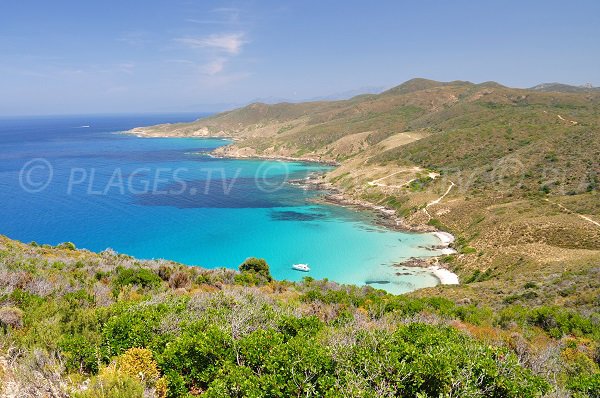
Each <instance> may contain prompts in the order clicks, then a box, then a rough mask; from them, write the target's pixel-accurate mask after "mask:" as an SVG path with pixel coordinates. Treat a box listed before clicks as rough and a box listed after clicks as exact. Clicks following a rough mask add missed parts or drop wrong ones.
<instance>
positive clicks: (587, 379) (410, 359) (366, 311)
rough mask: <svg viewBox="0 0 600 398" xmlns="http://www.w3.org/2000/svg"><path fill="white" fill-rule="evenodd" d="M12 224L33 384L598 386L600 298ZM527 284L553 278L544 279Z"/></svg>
mask: <svg viewBox="0 0 600 398" xmlns="http://www.w3.org/2000/svg"><path fill="white" fill-rule="evenodd" d="M239 268H240V271H239V272H237V271H233V270H227V269H217V270H206V269H202V268H198V267H186V266H183V265H180V264H177V263H173V262H169V261H139V260H136V259H134V258H132V257H129V256H126V255H123V254H117V253H114V252H112V251H110V250H107V251H105V252H102V253H100V254H94V253H91V252H88V251H81V250H75V249H74V248H71V247H65V246H59V247H56V248H53V247H49V246H39V245H26V244H22V243H18V242H15V241H12V240H9V239H7V238H4V237H0V274H1V277H0V289H1V290H0V293H1V296H0V324H1V326H2V329H1V330H2V331H1V335H0V344H1V345H0V348H1V352H0V356H1V358H0V364H1V365H2V372H1V375H2V388H3V392H4V394H10V393H12V394H13V395H14V396H19V397H38V396H53V397H65V396H73V397H82V398H84V397H85V398H87V397H192V396H206V397H290V396H314V397H316V396H324V397H350V396H352V397H375V396H379V397H396V396H407V397H414V396H419V397H450V396H461V397H538V396H555V397H566V396H573V397H586V396H598V393H600V389H599V386H598V384H599V378H600V371H599V364H600V327H599V323H600V314H599V313H598V312H591V313H581V312H578V311H575V310H569V309H565V308H560V307H553V306H522V305H520V304H519V303H518V302H512V303H505V304H503V305H501V307H500V308H491V307H487V306H484V305H478V304H474V303H466V302H462V303H458V302H455V301H451V300H449V299H447V298H443V297H440V296H429V297H422V298H418V297H409V296H393V295H390V294H387V293H385V292H383V291H381V290H375V289H373V288H371V287H356V286H341V285H338V284H336V283H333V282H329V281H326V280H324V281H316V280H312V279H311V278H306V279H305V280H304V281H303V282H302V283H291V282H285V281H275V280H273V279H272V278H271V275H270V273H269V268H268V264H267V263H266V262H265V261H264V260H262V259H255V258H250V259H248V260H246V261H245V262H244V263H243V264H242V265H240V267H239ZM523 288H525V289H529V290H531V291H535V290H537V289H539V286H538V285H537V284H535V283H529V284H527V285H526V286H523Z"/></svg>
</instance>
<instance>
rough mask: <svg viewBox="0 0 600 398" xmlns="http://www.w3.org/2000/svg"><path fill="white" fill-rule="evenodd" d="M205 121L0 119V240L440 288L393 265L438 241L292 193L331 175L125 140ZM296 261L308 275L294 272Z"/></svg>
mask: <svg viewBox="0 0 600 398" xmlns="http://www.w3.org/2000/svg"><path fill="white" fill-rule="evenodd" d="M205 116H207V114H200V113H195V114H142V115H92V116H89V115H88V116H45V117H4V118H0V234H2V235H6V236H8V237H9V238H12V239H17V240H20V241H23V242H31V241H35V242H37V243H39V244H50V245H56V244H59V243H61V242H67V241H69V242H73V243H74V244H75V245H76V246H77V247H78V248H85V249H88V250H91V251H95V252H99V251H102V250H105V249H107V248H111V249H113V250H115V251H117V252H119V253H125V254H128V255H131V256H135V257H138V258H141V259H159V258H164V259H169V260H173V261H177V262H181V263H183V264H187V265H191V266H201V267H205V268H218V267H227V268H233V269H237V267H238V266H239V264H241V263H242V262H243V261H244V260H245V259H246V258H248V257H261V258H264V259H266V261H267V262H268V264H269V266H270V269H271V273H272V274H273V277H274V278H276V279H280V280H290V281H299V280H301V279H302V278H303V277H306V276H310V277H312V278H315V279H325V278H326V279H328V280H331V281H335V282H339V283H344V284H355V285H359V286H362V285H367V284H368V285H371V286H373V287H375V288H378V289H384V290H386V291H388V292H391V293H394V294H400V293H405V292H408V291H412V290H415V289H418V288H422V287H428V286H435V285H436V284H438V283H439V280H438V279H437V278H436V277H435V275H434V274H432V273H431V272H430V271H429V270H427V269H421V268H406V267H399V266H397V264H399V263H401V262H402V261H405V260H407V259H409V258H411V257H430V256H435V255H439V254H440V251H439V249H437V248H436V246H437V245H439V244H440V241H439V239H438V238H437V237H436V236H435V235H433V234H431V233H408V232H406V233H405V232H398V231H392V230H389V229H386V228H384V227H381V226H378V225H377V224H376V222H375V217H374V215H373V214H372V213H370V212H368V211H357V210H354V209H349V208H345V207H341V206H336V205H328V204H322V203H317V202H316V201H315V198H317V197H318V196H319V195H322V192H318V191H314V190H308V189H304V188H303V187H302V186H301V185H297V184H293V183H290V182H293V181H296V180H301V179H304V178H307V177H309V176H318V175H320V174H322V173H324V172H327V171H328V170H330V169H331V167H330V166H326V165H323V164H317V163H306V162H284V161H274V160H258V159H222V158H216V157H213V156H211V154H210V152H211V151H212V150H213V149H215V148H217V147H219V146H222V145H227V144H228V143H229V141H227V140H224V139H217V138H138V137H135V136H132V135H125V134H123V133H122V132H123V131H126V130H129V129H131V128H133V127H138V126H147V125H154V124H159V123H175V122H186V121H192V120H195V119H197V118H199V117H205ZM298 263H303V264H308V265H309V266H310V268H311V270H310V272H308V273H305V272H300V271H296V270H293V269H292V265H293V264H298Z"/></svg>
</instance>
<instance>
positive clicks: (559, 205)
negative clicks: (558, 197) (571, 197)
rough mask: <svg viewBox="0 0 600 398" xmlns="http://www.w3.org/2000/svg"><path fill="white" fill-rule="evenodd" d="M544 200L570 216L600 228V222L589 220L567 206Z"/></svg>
mask: <svg viewBox="0 0 600 398" xmlns="http://www.w3.org/2000/svg"><path fill="white" fill-rule="evenodd" d="M544 200H545V201H546V202H548V203H551V204H553V205H555V206H558V207H559V208H561V209H562V210H564V211H565V212H567V213H569V214H573V215H576V216H577V217H579V218H581V219H583V220H585V221H587V222H590V223H592V224H594V225H595V226H597V227H600V222H598V221H595V220H592V219H591V218H589V217H587V216H584V215H583V214H579V213H576V212H574V211H573V210H571V209H568V208H566V207H565V206H563V205H561V204H560V203H556V202H553V201H551V200H550V199H544Z"/></svg>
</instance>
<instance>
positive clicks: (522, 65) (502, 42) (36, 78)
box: [0, 0, 600, 116]
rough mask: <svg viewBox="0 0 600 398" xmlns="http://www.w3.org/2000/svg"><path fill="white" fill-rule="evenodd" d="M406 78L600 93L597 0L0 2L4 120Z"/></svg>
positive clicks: (168, 108)
mask: <svg viewBox="0 0 600 398" xmlns="http://www.w3.org/2000/svg"><path fill="white" fill-rule="evenodd" d="M414 77H424V78H429V79H434V80H440V81H451V80H468V81H472V82H476V83H479V82H484V81H490V80H493V81H497V82H499V83H502V84H505V85H508V86H512V87H531V86H533V85H536V84H538V83H542V82H562V83H567V84H574V85H580V84H586V83H591V84H593V85H594V86H600V1H597V0H590V1H583V0H582V1H577V0H571V1H568V2H567V1H555V0H544V1H542V0H540V1H526V0H520V1H512V0H504V1H479V2H475V1H463V0H455V1H442V0H439V1H433V0H421V1H416V0H415V1H400V0H396V1H385V0H382V1H354V0H345V1H326V0H325V1H324V0H321V1H312V0H305V1H300V0H298V1H267V0H265V1H239V2H230V1H224V2H218V1H200V0H164V1H163V0H118V1H115V0H52V1H49V0H37V1H36V0H0V115H2V116H9V115H49V114H90V113H130V112H190V111H193V112H201V111H215V110H222V109H225V108H229V107H232V106H236V105H243V104H246V103H249V102H251V101H253V100H256V99H286V100H293V101H298V100H305V99H311V98H317V97H321V96H329V95H335V94H336V93H345V92H356V91H360V90H369V89H373V88H375V87H377V88H389V87H393V86H395V85H398V84H400V83H402V82H404V81H406V80H409V79H411V78H414Z"/></svg>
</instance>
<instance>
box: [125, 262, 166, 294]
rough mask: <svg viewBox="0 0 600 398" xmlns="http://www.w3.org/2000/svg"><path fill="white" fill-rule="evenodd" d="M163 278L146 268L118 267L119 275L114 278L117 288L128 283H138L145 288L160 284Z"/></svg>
mask: <svg viewBox="0 0 600 398" xmlns="http://www.w3.org/2000/svg"><path fill="white" fill-rule="evenodd" d="M160 282H161V279H160V277H159V276H158V275H156V274H155V273H154V272H152V271H150V270H148V269H146V268H123V267H117V277H116V278H115V280H114V287H115V289H116V290H118V289H120V288H121V287H123V286H127V285H137V286H140V287H143V288H147V287H156V286H158V285H160Z"/></svg>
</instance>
